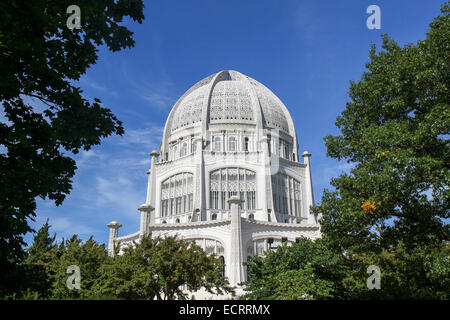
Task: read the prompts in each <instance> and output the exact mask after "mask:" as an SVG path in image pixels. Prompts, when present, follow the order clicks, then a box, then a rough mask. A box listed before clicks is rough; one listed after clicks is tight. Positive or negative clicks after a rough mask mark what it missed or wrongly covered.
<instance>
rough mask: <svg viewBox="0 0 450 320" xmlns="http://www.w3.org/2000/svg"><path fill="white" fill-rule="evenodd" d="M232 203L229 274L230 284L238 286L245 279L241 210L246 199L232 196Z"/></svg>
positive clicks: (230, 200) (230, 201) (229, 200)
mask: <svg viewBox="0 0 450 320" xmlns="http://www.w3.org/2000/svg"><path fill="white" fill-rule="evenodd" d="M228 202H229V203H230V204H231V246H230V254H229V255H228V257H229V258H228V263H226V264H227V265H228V275H229V281H230V285H232V286H236V285H238V284H239V283H240V282H243V281H245V272H244V266H243V262H244V254H243V251H242V227H241V210H240V204H241V203H243V202H244V200H241V199H239V196H232V197H231V198H230V199H228Z"/></svg>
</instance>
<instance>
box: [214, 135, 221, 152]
mask: <svg viewBox="0 0 450 320" xmlns="http://www.w3.org/2000/svg"><path fill="white" fill-rule="evenodd" d="M214 151H215V152H221V151H222V139H220V138H219V137H215V138H214Z"/></svg>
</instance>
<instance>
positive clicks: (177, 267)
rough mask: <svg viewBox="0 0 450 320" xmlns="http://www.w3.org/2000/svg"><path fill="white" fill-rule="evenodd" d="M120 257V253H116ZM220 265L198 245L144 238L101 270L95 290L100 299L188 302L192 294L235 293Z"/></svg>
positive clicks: (149, 237) (173, 238)
mask: <svg viewBox="0 0 450 320" xmlns="http://www.w3.org/2000/svg"><path fill="white" fill-rule="evenodd" d="M116 253H117V252H116ZM221 269H222V265H221V263H220V261H219V260H218V259H217V258H215V257H213V256H208V255H206V253H205V252H204V251H203V250H202V249H201V248H200V247H199V246H197V245H195V244H194V243H191V242H188V241H184V240H179V239H177V237H176V236H174V237H165V238H160V237H157V238H152V237H151V236H144V237H142V238H141V240H140V242H139V243H136V242H133V245H132V246H129V247H127V248H125V249H124V250H123V253H122V254H121V255H115V256H114V258H111V260H110V261H109V263H107V264H105V265H104V266H103V267H102V270H101V276H100V277H99V278H98V280H97V282H96V285H95V287H94V292H95V294H97V295H109V296H117V297H119V298H123V299H150V300H153V299H155V298H156V299H159V300H161V299H165V300H172V299H186V298H187V296H188V292H187V290H186V289H188V290H190V291H197V290H199V289H200V288H202V287H203V288H205V289H206V290H207V291H208V292H210V293H214V291H215V292H216V293H219V294H223V293H225V292H231V291H232V290H231V288H229V286H228V281H227V280H226V279H224V278H223V277H222V275H221Z"/></svg>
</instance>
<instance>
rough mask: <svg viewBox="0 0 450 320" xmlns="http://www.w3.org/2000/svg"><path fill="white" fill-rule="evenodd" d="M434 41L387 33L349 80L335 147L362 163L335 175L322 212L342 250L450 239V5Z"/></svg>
mask: <svg viewBox="0 0 450 320" xmlns="http://www.w3.org/2000/svg"><path fill="white" fill-rule="evenodd" d="M441 11H442V15H440V16H438V17H436V18H435V19H434V21H433V22H432V23H431V24H430V29H429V31H428V33H427V36H426V39H425V40H423V41H419V42H418V43H417V44H416V45H413V44H409V45H406V46H405V47H403V48H402V47H400V46H399V45H398V44H397V43H396V42H395V41H394V40H392V39H389V38H388V37H387V36H386V35H385V36H383V45H382V49H383V50H381V51H380V52H377V51H376V47H375V46H372V48H371V50H370V61H369V62H368V63H367V64H366V68H367V71H366V72H364V74H363V76H362V79H361V80H360V81H358V82H351V83H350V92H349V96H350V102H348V103H347V106H346V109H345V110H344V111H343V112H342V114H341V115H340V116H339V117H338V118H337V121H336V125H337V126H338V128H339V129H340V131H341V134H340V135H337V136H332V135H329V136H327V137H326V138H325V144H326V147H327V154H328V155H329V156H331V157H333V158H336V159H338V160H343V159H345V160H347V161H348V162H349V163H352V164H353V165H354V167H353V169H352V170H351V172H350V173H349V174H343V175H341V176H340V177H338V178H335V179H333V180H332V181H331V185H332V186H334V187H335V188H336V190H335V191H333V192H330V191H325V192H324V195H323V198H322V204H321V205H320V206H317V207H315V208H314V209H313V210H314V212H315V213H319V212H321V213H323V219H322V220H321V226H322V232H323V233H324V237H325V238H326V239H327V240H328V241H329V244H330V245H331V246H332V247H334V249H335V250H338V251H340V252H342V251H344V250H347V251H348V252H349V253H353V252H367V251H370V252H381V250H382V249H383V248H385V249H387V248H390V247H392V246H397V245H398V244H399V243H402V245H404V246H405V248H406V249H414V248H416V247H417V246H421V245H431V246H436V247H439V246H441V245H442V242H445V241H448V240H449V225H448V220H447V219H448V218H449V217H450V216H449V213H450V210H449V196H450V190H449V186H448V181H450V171H449V166H450V148H449V140H448V134H449V131H450V106H449V102H450V92H449V79H450V78H449V55H448V51H449V46H450V17H449V14H448V13H449V6H448V3H447V4H444V5H443V6H442V8H441Z"/></svg>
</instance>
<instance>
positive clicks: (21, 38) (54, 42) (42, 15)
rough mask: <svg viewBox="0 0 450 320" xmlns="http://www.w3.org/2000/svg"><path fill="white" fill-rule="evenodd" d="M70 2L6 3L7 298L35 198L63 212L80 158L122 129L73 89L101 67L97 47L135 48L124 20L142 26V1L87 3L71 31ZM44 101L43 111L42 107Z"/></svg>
mask: <svg viewBox="0 0 450 320" xmlns="http://www.w3.org/2000/svg"><path fill="white" fill-rule="evenodd" d="M71 4H73V3H72V2H71V1H67V0H58V1H54V0H36V1H21V0H10V1H2V2H1V3H0V57H1V59H0V73H1V75H2V76H1V78H0V103H1V105H2V110H1V111H2V118H3V120H2V122H1V123H0V151H1V152H0V184H1V185H2V188H0V211H1V214H0V283H1V287H0V294H1V293H6V292H11V291H14V290H15V289H17V288H16V285H15V284H16V283H19V282H20V281H19V280H20V275H19V274H18V273H17V272H16V271H17V263H19V262H20V261H21V259H23V258H24V252H23V250H22V246H23V245H24V243H23V239H22V236H23V235H24V234H25V233H27V232H29V231H31V228H30V227H29V225H28V221H27V219H33V218H34V217H35V209H36V202H35V198H36V197H41V198H48V199H51V200H54V201H55V203H56V204H57V205H60V204H61V203H62V202H63V200H64V198H65V197H66V195H67V194H68V193H69V192H70V190H71V184H72V180H71V179H72V177H73V176H74V173H75V169H76V164H75V161H74V160H73V159H72V158H71V157H69V156H67V155H66V154H65V153H64V152H63V151H64V150H66V151H69V152H72V153H74V154H76V153H78V152H79V150H80V149H84V150H89V149H90V148H91V147H92V146H93V145H97V144H99V143H100V140H101V138H103V137H106V136H109V135H111V134H119V135H121V134H123V132H124V130H123V127H122V123H121V122H120V121H119V120H118V119H117V118H116V117H115V116H114V115H113V114H112V112H111V111H110V110H109V109H108V108H106V107H104V106H102V105H101V101H100V100H99V99H97V98H95V99H94V100H93V101H89V100H88V99H86V98H85V97H83V95H82V90H81V89H80V88H79V87H77V86H76V85H75V84H74V81H76V80H79V79H80V76H81V75H83V74H84V73H85V72H86V70H87V69H88V68H89V67H90V66H92V65H93V64H95V63H96V61H97V58H98V56H97V52H98V49H97V47H98V46H101V45H103V44H104V45H106V46H107V47H108V48H109V49H110V50H111V51H118V50H122V49H125V48H129V47H133V46H134V40H133V38H132V32H131V31H130V30H128V29H127V28H126V27H125V26H123V25H122V23H123V20H124V18H130V19H132V20H133V21H135V22H138V23H141V22H142V21H143V19H144V16H143V6H144V5H143V2H142V1H141V0H136V1H128V0H117V1H114V0H99V1H90V0H80V1H77V5H78V6H79V7H80V8H81V29H73V30H70V29H68V27H67V26H66V20H67V18H68V15H67V14H66V10H67V7H68V6H70V5H71ZM32 99H36V101H37V102H39V105H40V106H39V108H36V106H37V105H38V104H37V103H36V102H33V101H32Z"/></svg>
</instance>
